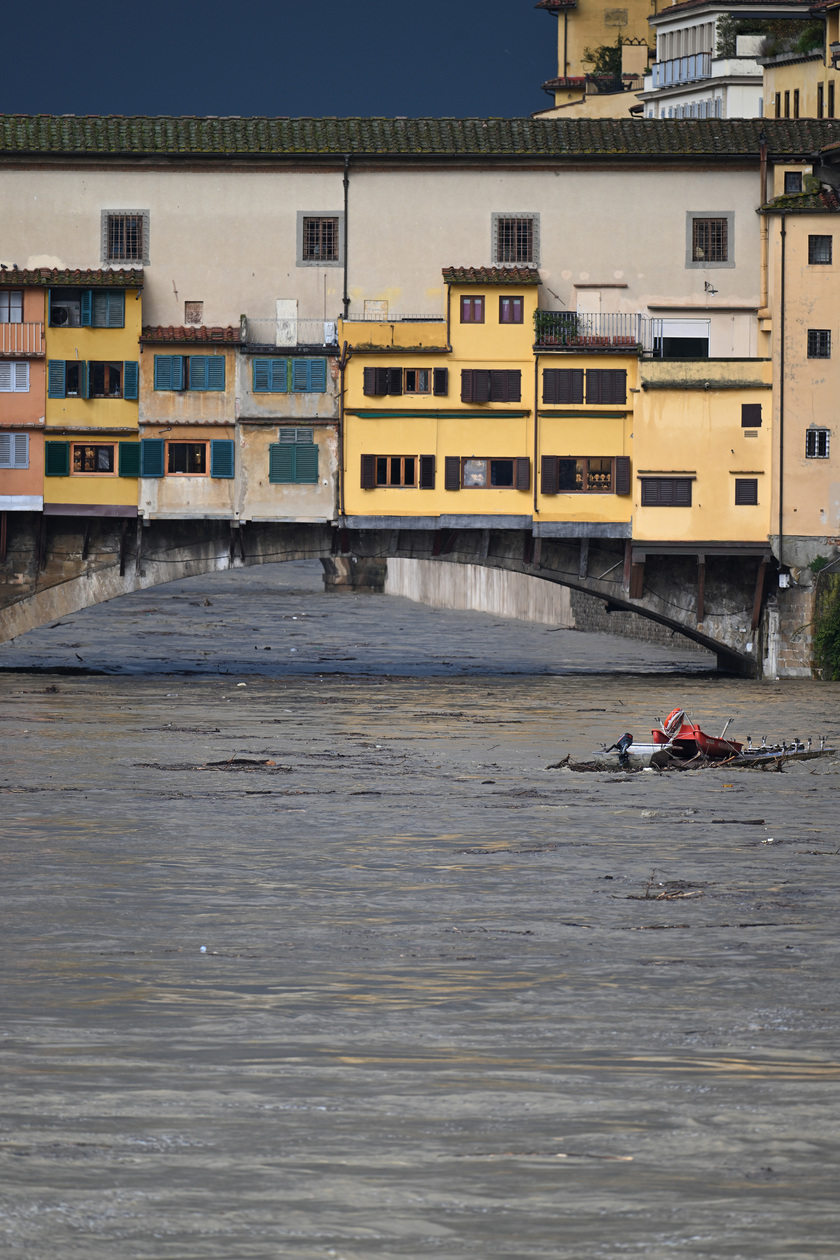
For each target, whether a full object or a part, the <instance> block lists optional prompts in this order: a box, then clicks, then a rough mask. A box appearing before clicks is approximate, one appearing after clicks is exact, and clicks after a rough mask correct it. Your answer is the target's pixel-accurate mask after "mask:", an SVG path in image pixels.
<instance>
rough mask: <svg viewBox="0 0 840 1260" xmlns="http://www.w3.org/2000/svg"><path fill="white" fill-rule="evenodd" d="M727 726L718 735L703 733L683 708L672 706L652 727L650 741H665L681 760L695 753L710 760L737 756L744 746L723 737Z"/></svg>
mask: <svg viewBox="0 0 840 1260" xmlns="http://www.w3.org/2000/svg"><path fill="white" fill-rule="evenodd" d="M730 720H731V719H730ZM728 726H729V722H727V723H726V726H725V727H724V728H723V731H722V732H721V734H720V735H706V734H705V733H704V732H703V731H701V730H700V727H699V726H698V725H697V724H696V722H689V720H688V718H687V717H686V713H685V709H674V710H672V712H671V713H669V714H668V716H667V717H666V719H665V721H664V722H663V723H662V724H661V726H657V727H654V729H653V730H652V731H651V735H652V736H653V742H654V744H659V745H661V746H664V745H667V746H668V751H669V753H671V754H672V756H674V757H679V758H681V759H682V760H683V761H690V760H691V758H692V757H696V756H697V754H698V753H703V754H704V756H706V757H709V758H710V759H711V760H712V761H723V760H725V759H726V758H727V757H737V756H738V754H739V753H740V752H741V750H742V749H743V747H744V745H743V744H739V743H738V742H737V741H736V740H734V739H725V738H724V736H725V735H726V727H728Z"/></svg>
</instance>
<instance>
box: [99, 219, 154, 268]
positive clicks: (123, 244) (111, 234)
mask: <svg viewBox="0 0 840 1260" xmlns="http://www.w3.org/2000/svg"><path fill="white" fill-rule="evenodd" d="M102 261H103V262H105V263H139V264H140V265H141V266H143V265H144V264H145V265H147V264H148V262H149V212H148V210H103V211H102Z"/></svg>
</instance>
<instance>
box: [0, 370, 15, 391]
mask: <svg viewBox="0 0 840 1260" xmlns="http://www.w3.org/2000/svg"><path fill="white" fill-rule="evenodd" d="M12 367H13V364H11V363H0V394H9V393H11V390H12Z"/></svg>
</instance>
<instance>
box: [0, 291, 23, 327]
mask: <svg viewBox="0 0 840 1260" xmlns="http://www.w3.org/2000/svg"><path fill="white" fill-rule="evenodd" d="M22 323H23V290H22V289H11V290H9V289H7V290H5V292H3V293H0V324H22Z"/></svg>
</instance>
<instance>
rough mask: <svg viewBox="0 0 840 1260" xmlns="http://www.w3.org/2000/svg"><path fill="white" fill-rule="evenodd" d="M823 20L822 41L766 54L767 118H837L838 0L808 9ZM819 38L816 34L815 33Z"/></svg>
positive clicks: (839, 101)
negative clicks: (799, 47)
mask: <svg viewBox="0 0 840 1260" xmlns="http://www.w3.org/2000/svg"><path fill="white" fill-rule="evenodd" d="M811 15H812V17H813V18H814V19H815V22H818V21H820V20H822V21H823V23H824V36H823V41H822V45H821V47H819V48H813V49H810V50H806V51H800V50H796V51H793V52H786V53H781V54H779V55H777V56H771V57H766V58H765V59H764V60H763V61H762V63H761V64H762V65H763V66H764V113H765V116H766V117H768V118H837V117H838V116H840V95H838V93H840V88H838V86H837V84H838V69H837V65H836V61H837V60H840V0H834V2H833V3H830V4H827V5H825V6H817V7H815V8H814V9H812V10H811ZM817 38H819V36H817Z"/></svg>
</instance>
